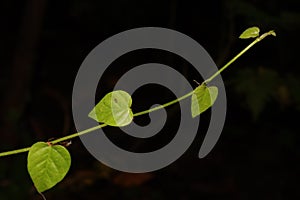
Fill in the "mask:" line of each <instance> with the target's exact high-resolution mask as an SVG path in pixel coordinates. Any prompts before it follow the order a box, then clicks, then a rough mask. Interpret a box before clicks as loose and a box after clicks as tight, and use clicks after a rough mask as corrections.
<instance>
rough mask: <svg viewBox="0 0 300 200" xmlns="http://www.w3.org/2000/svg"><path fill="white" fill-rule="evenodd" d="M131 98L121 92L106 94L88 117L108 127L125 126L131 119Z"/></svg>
mask: <svg viewBox="0 0 300 200" xmlns="http://www.w3.org/2000/svg"><path fill="white" fill-rule="evenodd" d="M131 104H132V99H131V96H130V95H129V94H128V93H127V92H125V91H122V90H117V91H113V92H110V93H108V94H107V95H105V96H104V97H103V99H101V101H100V102H99V103H98V104H97V105H96V106H95V107H94V108H93V110H92V111H91V112H90V113H89V117H90V118H92V119H94V120H96V121H97V122H102V123H104V124H107V125H109V126H126V125H128V124H130V122H131V121H132V119H133V113H132V110H131V109H130V106H131Z"/></svg>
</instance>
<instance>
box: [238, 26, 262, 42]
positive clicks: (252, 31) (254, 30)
mask: <svg viewBox="0 0 300 200" xmlns="http://www.w3.org/2000/svg"><path fill="white" fill-rule="evenodd" d="M257 36H259V28H258V27H255V26H254V27H251V28H248V29H246V30H245V31H244V32H243V33H242V34H241V35H240V38H241V39H248V38H256V37H257Z"/></svg>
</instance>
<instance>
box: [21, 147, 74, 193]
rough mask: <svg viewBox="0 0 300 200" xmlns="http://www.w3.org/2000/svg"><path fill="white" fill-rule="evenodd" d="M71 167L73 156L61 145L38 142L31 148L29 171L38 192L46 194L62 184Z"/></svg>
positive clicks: (28, 158)
mask: <svg viewBox="0 0 300 200" xmlns="http://www.w3.org/2000/svg"><path fill="white" fill-rule="evenodd" d="M70 166H71V156H70V154H69V152H68V150H67V149H66V148H65V147H63V146H61V145H49V144H48V143H45V142H37V143H35V144H34V145H32V146H31V148H30V150H29V153H28V157H27V169H28V172H29V175H30V177H31V179H32V181H33V183H34V186H35V187H36V189H37V191H38V192H40V193H41V192H44V191H46V190H48V189H50V188H52V187H53V186H55V185H56V184H57V183H58V182H60V181H61V180H62V179H63V178H64V177H65V175H66V174H67V172H68V171H69V168H70Z"/></svg>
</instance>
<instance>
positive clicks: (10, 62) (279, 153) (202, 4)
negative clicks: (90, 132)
mask: <svg viewBox="0 0 300 200" xmlns="http://www.w3.org/2000/svg"><path fill="white" fill-rule="evenodd" d="M299 10H300V7H299V1H298V0H285V1H279V0H265V1H258V0H241V1H237V0H218V1H180V0H172V1H171V0H164V1H158V0H152V1H137V0H130V1H129V0H119V1H117V0H111V1H99V0H98V1H97V0H85V1H79V0H73V1H71V0H64V1H59V0H51V1H46V0H27V1H17V0H12V1H1V3H0V11H1V12H0V13H1V18H0V22H1V31H0V58H1V59H0V66H1V67H0V91H1V96H0V103H1V104H0V116H1V118H0V141H1V144H0V148H1V150H2V151H6V150H11V149H16V148H22V147H27V146H30V145H31V144H33V143H34V142H37V141H47V140H49V139H51V138H59V137H62V136H64V135H67V134H70V133H73V132H75V131H76V130H75V127H74V124H73V120H72V113H71V103H72V99H71V95H72V87H73V82H74V80H75V77H76V73H77V70H78V69H79V67H80V65H81V63H82V61H83V60H84V58H85V57H86V56H87V55H88V53H89V52H90V51H91V50H92V49H93V48H94V47H95V46H96V45H98V44H99V43H100V42H102V41H103V40H105V39H106V38H108V37H110V36H112V35H114V34H117V33H119V32H121V31H125V30H128V29H132V28H137V27H146V26H157V27H165V28H171V29H174V30H177V31H180V32H182V33H184V34H186V35H188V36H190V37H192V38H193V39H195V40H196V41H197V42H199V43H200V44H201V45H202V46H203V47H204V48H205V49H206V50H207V51H208V53H209V54H210V55H211V57H212V58H213V59H214V61H215V62H216V64H217V66H218V67H221V66H222V65H223V64H225V63H226V61H228V60H229V59H230V58H232V57H233V56H234V55H235V54H237V53H238V52H239V51H240V50H242V49H243V48H244V47H245V46H246V45H247V44H249V43H250V41H251V40H239V39H238V36H239V34H240V33H242V32H243V30H245V29H246V28H248V27H250V26H254V25H255V26H259V27H260V28H261V31H262V32H265V31H269V30H271V29H274V30H275V31H276V33H277V37H276V38H274V37H268V38H266V39H265V40H264V41H262V42H261V43H259V44H257V45H256V46H255V47H253V48H252V49H251V50H250V51H249V52H247V53H246V54H245V55H243V56H242V57H241V58H240V59H239V60H238V61H237V62H235V63H234V64H233V65H232V66H231V67H230V68H228V69H227V70H226V71H224V72H223V73H222V77H223V79H224V80H225V86H226V92H227V101H228V102H227V103H228V106H227V109H228V111H227V118H226V123H225V127H224V130H223V132H222V135H221V138H220V140H219V141H218V143H217V145H216V146H215V148H214V149H213V151H212V152H211V153H210V154H209V155H208V156H207V157H205V158H203V159H198V157H197V154H198V151H199V148H200V145H201V143H202V139H203V137H204V135H205V133H206V129H207V124H208V120H209V116H210V112H209V111H208V112H206V113H204V114H203V116H202V117H201V119H202V121H201V124H200V125H201V126H200V130H199V133H198V135H197V138H196V139H195V141H194V143H193V144H192V146H191V147H190V148H189V149H188V151H187V152H186V153H185V154H184V155H183V156H182V157H181V158H180V159H179V160H177V161H176V162H175V163H173V164H171V165H170V166H168V167H166V168H164V169H161V170H158V171H156V172H152V173H147V174H128V173H123V172H119V171H116V170H113V169H110V168H108V167H106V166H104V165H102V164H101V163H99V162H98V161H97V160H96V159H95V158H93V157H92V155H90V154H89V153H88V152H87V151H86V149H85V147H84V146H83V145H82V143H81V141H80V140H79V139H78V138H76V139H73V140H72V145H71V146H70V147H68V149H69V150H70V153H71V155H72V166H71V169H70V172H69V173H68V175H67V176H66V177H65V179H64V180H63V181H62V182H61V183H59V184H58V185H57V186H56V187H55V188H53V189H51V190H49V191H47V192H45V196H46V197H47V199H49V200H51V199H95V198H97V199H145V200H148V199H149V200H152V199H171V198H173V199H299V198H300V192H299V186H300V184H299V178H300V173H299V167H300V162H299V159H300V157H299V150H300V149H299V128H298V123H299V118H298V115H299V108H300V95H299V91H300V90H299V86H300V83H299V80H298V79H299V64H298V62H299V61H298V54H299V44H300V43H299V31H300V26H299V25H300V15H299ZM126 56H127V57H126ZM126 56H124V58H120V59H119V60H118V61H116V62H115V63H114V64H113V65H112V66H110V70H109V71H108V72H106V75H105V77H104V78H103V79H102V80H101V81H102V83H103V84H102V85H103V88H98V90H99V91H98V93H97V98H96V100H99V99H100V98H101V97H103V96H104V95H105V94H106V93H107V92H110V91H111V89H112V87H113V86H114V84H115V83H116V81H117V80H118V78H119V77H120V76H121V75H122V73H125V72H126V66H135V65H138V64H142V63H147V62H153V61H156V62H160V63H165V64H168V65H169V66H173V67H174V68H176V69H177V70H178V71H180V72H182V73H184V75H185V76H186V77H187V79H188V80H189V81H190V83H191V85H193V87H196V86H197V84H195V83H194V82H193V80H198V81H199V82H201V81H202V80H201V78H200V77H199V76H198V75H197V74H195V73H194V71H193V70H192V67H191V66H189V65H188V64H187V63H186V62H185V61H184V60H182V59H180V58H178V57H176V55H170V54H168V53H166V52H159V51H151V50H148V51H137V52H133V53H131V54H130V55H126ZM139 94H140V95H139ZM172 99H174V96H173V95H172V93H171V92H170V91H167V90H166V89H165V88H162V87H159V86H157V85H152V86H144V87H142V88H141V89H140V90H139V92H137V93H136V94H135V95H133V104H134V105H133V110H134V111H135V112H137V111H140V110H143V109H146V108H147V107H149V106H151V105H152V104H155V103H164V102H168V101H170V100H172ZM168 111H169V115H168V124H166V125H165V128H164V131H163V132H162V133H159V134H158V136H157V137H156V139H155V138H154V139H152V140H150V141H140V140H138V141H135V140H132V139H130V138H126V137H124V135H122V133H119V132H118V131H117V130H116V129H113V128H107V129H106V131H107V133H106V134H107V135H111V139H112V140H113V141H114V142H115V143H118V144H119V145H120V146H122V147H124V148H127V149H129V150H135V151H147V150H153V149H152V148H153V145H156V146H155V148H156V149H157V148H160V147H161V146H163V145H164V144H166V143H167V142H168V141H170V140H171V139H172V137H173V136H174V135H175V134H176V130H175V129H176V126H175V125H176V124H177V123H178V116H179V115H180V112H179V111H178V105H175V106H173V107H170V108H168ZM177 111H178V112H177ZM135 120H136V122H137V123H139V124H141V125H143V124H147V123H149V118H148V117H147V116H144V117H141V118H137V119H135ZM133 146H134V147H133ZM136 146H140V149H135V147H136ZM155 148H154V149H155ZM0 199H5V200H6V199H14V200H15V199H41V197H40V196H39V195H38V194H37V192H36V191H35V189H34V187H33V184H32V182H31V179H30V177H29V175H28V173H27V171H26V153H23V154H19V155H14V156H10V157H3V158H0Z"/></svg>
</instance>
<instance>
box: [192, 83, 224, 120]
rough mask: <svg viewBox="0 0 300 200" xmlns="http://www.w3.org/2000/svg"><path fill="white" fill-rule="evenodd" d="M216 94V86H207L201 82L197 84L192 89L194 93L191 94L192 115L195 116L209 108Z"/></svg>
mask: <svg viewBox="0 0 300 200" xmlns="http://www.w3.org/2000/svg"><path fill="white" fill-rule="evenodd" d="M217 96H218V88H217V87H215V86H210V87H207V86H206V85H205V84H201V85H200V86H198V87H197V88H196V89H195V90H194V94H193V95H192V104H191V111H192V117H196V116H198V115H200V114H201V113H203V112H204V111H206V110H207V109H208V108H210V107H211V106H212V105H213V104H214V103H215V101H216V99H217Z"/></svg>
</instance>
